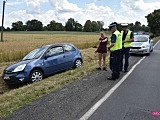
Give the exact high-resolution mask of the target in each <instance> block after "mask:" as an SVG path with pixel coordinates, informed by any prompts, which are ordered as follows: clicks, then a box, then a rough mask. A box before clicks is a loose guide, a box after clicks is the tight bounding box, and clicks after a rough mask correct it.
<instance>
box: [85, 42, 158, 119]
mask: <svg viewBox="0 0 160 120" xmlns="http://www.w3.org/2000/svg"><path fill="white" fill-rule="evenodd" d="M159 71H160V42H159V43H158V44H157V45H156V47H155V49H154V52H153V53H152V54H151V56H149V57H146V58H145V59H144V60H143V61H142V62H141V63H140V64H139V65H138V66H137V67H136V68H135V69H134V70H133V72H132V73H131V74H130V75H129V76H128V77H127V79H125V81H124V82H123V83H122V84H121V85H120V86H119V87H118V88H117V89H116V90H115V91H114V92H113V93H112V94H111V95H110V97H109V98H108V99H107V100H106V101H104V102H103V104H101V105H100V107H99V108H98V109H97V110H96V111H95V112H94V113H93V115H92V116H91V117H90V118H89V119H88V120H160V116H152V114H151V112H152V111H158V112H159V115H160V94H159V93H160V73H159Z"/></svg>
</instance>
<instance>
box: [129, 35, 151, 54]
mask: <svg viewBox="0 0 160 120" xmlns="http://www.w3.org/2000/svg"><path fill="white" fill-rule="evenodd" d="M152 51H153V40H152V39H151V38H150V36H149V34H148V33H147V34H146V33H141V34H140V33H134V42H132V47H131V49H130V53H135V54H146V55H150V52H152Z"/></svg>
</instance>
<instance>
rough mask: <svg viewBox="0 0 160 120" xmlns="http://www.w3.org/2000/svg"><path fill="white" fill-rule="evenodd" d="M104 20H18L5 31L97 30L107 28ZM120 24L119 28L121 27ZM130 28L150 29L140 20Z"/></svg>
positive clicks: (137, 29) (135, 29) (134, 29)
mask: <svg viewBox="0 0 160 120" xmlns="http://www.w3.org/2000/svg"><path fill="white" fill-rule="evenodd" d="M103 26H104V22H103V21H91V20H87V21H86V22H85V24H84V26H83V25H81V24H80V23H78V21H75V20H74V19H73V18H69V19H68V21H67V22H66V23H65V26H63V25H62V23H58V22H56V21H55V20H52V21H51V22H50V23H49V24H48V25H47V26H43V23H42V22H41V21H38V20H36V19H33V20H28V21H27V22H26V23H25V24H23V22H22V21H17V22H14V23H12V28H9V27H7V28H6V29H5V31H84V32H96V31H101V30H107V29H106V28H103ZM120 26H121V25H120V24H118V28H119V29H121V28H120ZM129 28H130V29H131V30H133V31H139V30H143V31H148V30H149V29H148V27H147V26H145V25H141V23H140V22H138V21H136V22H135V24H133V23H131V24H129Z"/></svg>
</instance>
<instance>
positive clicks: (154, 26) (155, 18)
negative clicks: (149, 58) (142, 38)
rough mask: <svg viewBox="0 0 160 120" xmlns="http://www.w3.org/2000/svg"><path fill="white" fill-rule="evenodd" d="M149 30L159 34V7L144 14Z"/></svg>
mask: <svg viewBox="0 0 160 120" xmlns="http://www.w3.org/2000/svg"><path fill="white" fill-rule="evenodd" d="M146 18H147V22H148V26H149V28H150V31H151V32H152V33H153V34H154V35H160V9H158V10H154V11H153V12H152V13H150V14H148V15H147V16H146Z"/></svg>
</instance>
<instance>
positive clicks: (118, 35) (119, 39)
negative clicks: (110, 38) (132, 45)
mask: <svg viewBox="0 0 160 120" xmlns="http://www.w3.org/2000/svg"><path fill="white" fill-rule="evenodd" d="M113 34H115V35H116V42H115V45H114V46H113V47H111V49H110V50H111V51H115V50H120V49H122V35H121V33H120V32H119V31H118V30H116V31H115V32H114V33H113Z"/></svg>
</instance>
